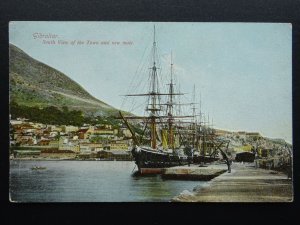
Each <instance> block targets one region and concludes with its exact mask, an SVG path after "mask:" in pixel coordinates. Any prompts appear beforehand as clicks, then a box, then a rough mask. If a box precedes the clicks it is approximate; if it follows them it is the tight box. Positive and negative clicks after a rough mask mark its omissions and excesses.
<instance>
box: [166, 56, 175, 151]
mask: <svg viewBox="0 0 300 225" xmlns="http://www.w3.org/2000/svg"><path fill="white" fill-rule="evenodd" d="M173 95H174V83H173V55H172V52H171V82H170V84H169V101H168V104H167V112H168V125H169V143H170V147H171V148H172V149H174V136H173V135H174V134H173V104H174V102H173Z"/></svg>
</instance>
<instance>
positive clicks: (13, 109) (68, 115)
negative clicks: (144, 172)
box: [10, 102, 120, 128]
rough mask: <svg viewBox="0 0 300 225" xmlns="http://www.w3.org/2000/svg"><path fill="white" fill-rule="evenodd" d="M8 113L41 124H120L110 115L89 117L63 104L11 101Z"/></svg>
mask: <svg viewBox="0 0 300 225" xmlns="http://www.w3.org/2000/svg"><path fill="white" fill-rule="evenodd" d="M10 114H11V117H12V119H16V118H26V119H29V120H30V121H33V122H37V123H43V124H56V125H74V126H82V125H83V124H84V123H87V124H91V125H96V124H107V125H112V126H113V128H118V127H119V125H120V121H119V120H118V119H115V118H113V117H112V116H97V117H91V116H88V115H85V114H84V113H83V112H82V111H81V110H69V109H68V107H65V106H64V107H62V108H61V109H59V108H57V107H55V106H47V107H37V106H33V107H29V106H24V105H18V104H17V103H16V102H11V104H10Z"/></svg>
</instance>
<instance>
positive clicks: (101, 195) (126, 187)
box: [10, 160, 205, 202]
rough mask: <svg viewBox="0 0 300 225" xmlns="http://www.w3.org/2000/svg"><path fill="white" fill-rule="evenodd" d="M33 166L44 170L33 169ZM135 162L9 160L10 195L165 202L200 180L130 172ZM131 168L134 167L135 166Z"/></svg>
mask: <svg viewBox="0 0 300 225" xmlns="http://www.w3.org/2000/svg"><path fill="white" fill-rule="evenodd" d="M34 166H41V167H46V169H45V170H32V169H31V168H32V167H34ZM134 167H135V164H134V162H128V161H126V162H122V161H19V160H12V161H11V162H10V196H11V200H12V201H17V202H168V201H170V200H171V198H173V197H174V196H176V195H179V194H180V193H181V192H182V191H184V190H187V191H192V190H193V188H194V187H196V186H202V185H205V182H200V181H178V180H163V179H162V178H161V176H160V175H155V176H150V177H149V176H147V177H140V176H139V177H137V176H133V175H132V171H133V169H134ZM134 170H137V169H136V168H135V169H134Z"/></svg>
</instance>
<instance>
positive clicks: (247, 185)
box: [171, 163, 294, 202]
mask: <svg viewBox="0 0 300 225" xmlns="http://www.w3.org/2000/svg"><path fill="white" fill-rule="evenodd" d="M293 198H294V197H293V182H292V180H291V179H289V178H287V175H286V174H284V173H282V172H278V171H275V170H267V169H261V168H255V167H254V166H253V164H240V163H233V165H232V170H231V173H228V172H225V173H223V174H221V175H219V176H217V177H215V178H214V179H212V180H211V181H209V182H207V185H205V186H204V187H201V188H199V187H195V188H194V189H193V192H188V191H183V192H182V193H181V194H179V195H178V196H175V197H173V198H172V199H171V202H293Z"/></svg>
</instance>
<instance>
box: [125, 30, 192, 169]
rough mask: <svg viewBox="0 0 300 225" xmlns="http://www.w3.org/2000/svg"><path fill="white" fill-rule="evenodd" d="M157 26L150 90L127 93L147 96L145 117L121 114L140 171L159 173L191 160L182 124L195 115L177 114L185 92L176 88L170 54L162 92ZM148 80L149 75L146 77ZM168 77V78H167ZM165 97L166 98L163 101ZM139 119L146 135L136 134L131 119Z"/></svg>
mask: <svg viewBox="0 0 300 225" xmlns="http://www.w3.org/2000/svg"><path fill="white" fill-rule="evenodd" d="M158 60H159V57H158V54H157V43H156V37H155V26H154V35H153V44H152V51H151V57H150V68H149V76H148V80H147V81H148V90H147V91H145V93H136V94H127V95H126V96H127V97H137V98H138V97H144V98H146V99H147V101H146V107H145V112H146V114H145V116H125V115H123V114H122V113H121V112H120V117H121V119H122V120H123V121H124V123H125V124H126V126H127V127H128V129H129V130H130V132H131V135H132V139H133V146H132V148H131V153H132V156H133V158H134V161H135V163H136V165H137V167H138V171H139V173H140V174H155V173H160V172H161V170H162V169H163V168H166V167H172V166H179V165H185V164H188V163H190V162H191V155H189V154H186V153H185V151H184V150H185V146H184V144H183V140H182V134H181V131H180V124H182V123H183V120H184V119H185V118H189V117H192V116H189V115H178V113H177V114H176V115H175V114H174V108H175V106H179V105H180V103H178V102H175V97H176V96H180V95H183V93H180V92H179V91H177V92H176V91H175V88H174V85H175V83H174V79H173V69H174V67H173V61H172V53H171V64H170V79H169V82H168V84H167V90H166V91H165V92H162V91H160V85H159V82H160V81H161V78H160V77H159V74H158V70H159V69H161V68H159V66H158V65H160V64H159V63H158ZM144 79H145V80H146V79H147V77H146V76H145V78H144ZM165 80H166V79H165ZM163 99H164V101H163ZM131 120H136V121H139V122H140V123H142V124H143V125H144V129H143V130H144V132H143V134H136V132H135V130H134V127H133V126H132V124H130V122H129V121H131Z"/></svg>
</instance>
